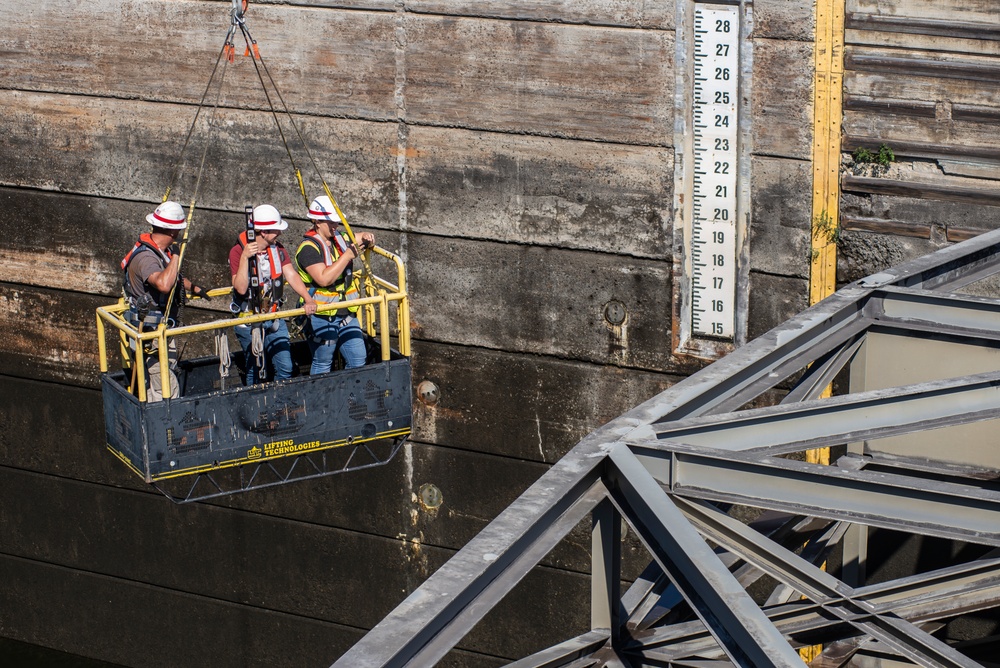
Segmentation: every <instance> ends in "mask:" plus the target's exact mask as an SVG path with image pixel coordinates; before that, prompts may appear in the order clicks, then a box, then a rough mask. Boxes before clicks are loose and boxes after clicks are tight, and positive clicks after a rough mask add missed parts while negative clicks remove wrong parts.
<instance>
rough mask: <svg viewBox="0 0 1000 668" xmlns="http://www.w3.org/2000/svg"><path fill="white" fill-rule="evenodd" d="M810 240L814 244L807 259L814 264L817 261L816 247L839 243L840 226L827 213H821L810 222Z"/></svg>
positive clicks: (817, 252)
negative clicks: (811, 239)
mask: <svg viewBox="0 0 1000 668" xmlns="http://www.w3.org/2000/svg"><path fill="white" fill-rule="evenodd" d="M812 238H813V241H814V242H819V243H818V244H816V243H814V244H813V246H814V248H812V250H811V251H810V254H809V259H810V261H811V262H815V261H816V260H818V259H819V249H818V248H815V246H817V245H826V244H834V245H837V244H839V243H840V225H839V224H838V223H837V221H835V220H834V219H833V218H832V217H831V216H830V214H829V213H827V212H826V211H823V212H822V213H820V214H819V215H818V216H814V217H813V220H812Z"/></svg>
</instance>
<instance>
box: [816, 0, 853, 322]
mask: <svg viewBox="0 0 1000 668" xmlns="http://www.w3.org/2000/svg"><path fill="white" fill-rule="evenodd" d="M843 3H844V0H817V2H816V45H815V49H814V55H815V60H816V74H815V89H816V92H815V95H816V97H815V100H814V110H815V118H814V122H813V206H812V266H811V270H810V273H809V276H810V279H809V303H810V304H815V303H816V302H819V301H821V300H822V299H824V298H825V297H828V296H829V295H831V294H833V292H834V291H835V290H836V287H837V245H836V243H835V242H836V234H835V232H836V229H837V227H838V225H839V220H840V120H841V116H842V113H843V87H844V5H843Z"/></svg>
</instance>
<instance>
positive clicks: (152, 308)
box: [121, 232, 184, 326]
mask: <svg viewBox="0 0 1000 668" xmlns="http://www.w3.org/2000/svg"><path fill="white" fill-rule="evenodd" d="M142 252H152V253H153V254H154V255H156V258H157V260H158V261H159V262H160V269H161V270H163V269H166V267H167V265H169V264H170V260H171V258H173V254H172V253H171V252H170V249H169V248H168V249H167V250H165V251H164V250H160V247H159V246H157V245H156V243H155V242H154V241H153V235H152V234H151V233H149V232H147V233H145V234H141V235H139V240H138V241H136V242H135V245H134V246H132V249H131V250H129V252H128V253H126V254H125V257H123V258H122V261H121V268H122V277H123V278H122V293H124V295H125V300H126V301H127V302H128V306H129V311H128V313H127V314H126V318H127V319H128V320H129V322H130V323H131V324H132V325H138V323H139V322H140V321H141V322H142V323H143V324H145V325H153V326H155V325H158V324H160V322H161V321H162V320H163V314H164V312H165V311H166V309H167V305H168V302H169V300H170V293H169V292H160V291H159V290H157V289H156V288H154V287H152V286H149V288H148V290H147V291H146V292H143V294H142V295H134V294H132V292H131V290H130V288H131V285H130V282H129V276H128V268H129V265H130V264H132V260H134V259H135V258H136V257H137V256H138V255H139V254H140V253H142ZM181 280H182V279H181V276H180V274H178V276H177V281H178V282H179V281H181ZM180 293H181V295H183V294H184V291H183V290H180ZM182 299H183V297H182Z"/></svg>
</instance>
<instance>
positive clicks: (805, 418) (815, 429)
mask: <svg viewBox="0 0 1000 668" xmlns="http://www.w3.org/2000/svg"><path fill="white" fill-rule="evenodd" d="M998 416H1000V372H991V373H984V374H979V375H976V376H966V377H963V378H953V379H948V380H936V381H930V382H927V383H919V384H917V385H907V386H903V387H894V388H889V389H885V390H871V391H868V392H858V393H855V394H849V395H844V396H838V397H830V398H828V399H818V400H811V401H801V402H797V403H790V404H780V405H777V406H771V407H768V408H759V409H751V410H745V411H740V412H739V413H736V414H733V415H724V416H706V417H701V418H691V419H687V420H678V421H675V422H671V423H668V424H664V425H657V426H656V427H650V428H637V429H635V430H634V431H633V432H632V433H631V434H630V435H629V438H628V441H627V442H628V444H629V445H630V446H637V447H644V448H655V447H657V445H658V444H659V443H660V442H662V441H671V442H674V443H682V444H684V445H699V446H710V447H712V448H714V449H717V450H727V451H734V452H736V451H753V450H766V451H767V452H768V454H772V455H778V454H784V453H788V452H797V451H800V450H806V449H809V448H816V447H825V446H829V445H838V444H842V443H848V442H858V441H866V440H875V439H879V438H886V437H889V436H898V435H901V434H908V433H912V432H916V431H926V430H930V429H938V428H941V427H948V426H953V425H958V424H968V423H971V422H980V421H983V420H990V419H996V418H997V417H998Z"/></svg>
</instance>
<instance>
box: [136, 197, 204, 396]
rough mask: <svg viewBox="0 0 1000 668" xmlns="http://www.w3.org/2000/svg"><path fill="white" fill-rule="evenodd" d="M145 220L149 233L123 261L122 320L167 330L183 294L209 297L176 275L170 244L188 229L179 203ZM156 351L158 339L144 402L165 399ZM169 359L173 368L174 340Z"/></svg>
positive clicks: (174, 388) (173, 388) (173, 392)
mask: <svg viewBox="0 0 1000 668" xmlns="http://www.w3.org/2000/svg"><path fill="white" fill-rule="evenodd" d="M146 222H147V223H149V224H150V225H151V226H152V229H151V231H150V232H148V233H146V234H142V235H140V236H139V240H138V241H136V242H135V245H134V246H133V247H132V249H131V250H130V251H129V252H128V254H127V255H125V257H124V258H122V261H121V268H122V275H123V280H122V290H123V291H124V293H125V299H126V301H127V302H128V306H129V309H128V311H126V312H125V314H124V316H125V318H126V319H127V320H128V321H129V322H130V323H131V324H132V325H133V326H135V327H136V328H137V329H139V330H140V331H141V330H146V331H148V330H151V329H154V328H155V327H157V326H159V324H160V323H161V322H162V321H163V319H164V318H165V317H166V318H167V324H168V326H169V327H175V326H177V325H179V324H180V323H179V322H177V321H178V314H179V313H180V308H181V306H182V305H183V303H184V296H185V291H189V292H191V294H193V295H196V296H198V297H201V298H204V299H208V295H207V293H206V291H205V290H204V289H203V288H202V287H201V286H198V285H195V284H194V283H192V282H191V281H190V280H189V279H187V278H181V277H180V276H179V269H180V254H179V253H177V252H176V251H175V246H174V243H175V242H176V241H177V236H178V235H179V234H180V233H181V230H183V229H184V228H185V227H187V219H186V218H185V217H184V209H183V208H182V207H181V205H180V204H178V203H177V202H170V201H167V202H163V203H162V204H160V205H159V206H158V207H156V210H154V211H153V213H151V214H149V215H147V216H146ZM175 286H176V293H175V294H174V297H173V300H172V301H171V300H170V293H171V291H172V290H175ZM168 302H170V305H171V306H170V313H169V314H165V313H164V311H165V310H166V308H167V303H168ZM155 353H156V341H152V342H150V344H149V346H148V349H147V350H146V359H147V364H146V367H147V370H148V373H147V378H148V381H149V387H148V389H147V393H146V399H147V401H159V400H161V399H162V398H163V392H162V388H161V382H160V371H159V369H160V364H159V356H158V355H156V354H155ZM169 355H170V366H171V369H173V368H174V366H175V365H176V363H177V359H176V354H175V352H174V346H173V341H171V350H170V353H169ZM133 377H134V375H133ZM177 396H179V391H178V385H177V378H176V376H175V375H174V373H173V371H171V374H170V397H171V398H176V397H177Z"/></svg>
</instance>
